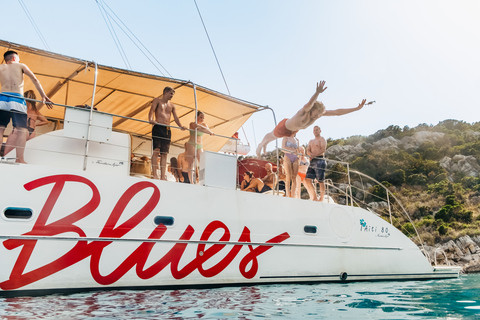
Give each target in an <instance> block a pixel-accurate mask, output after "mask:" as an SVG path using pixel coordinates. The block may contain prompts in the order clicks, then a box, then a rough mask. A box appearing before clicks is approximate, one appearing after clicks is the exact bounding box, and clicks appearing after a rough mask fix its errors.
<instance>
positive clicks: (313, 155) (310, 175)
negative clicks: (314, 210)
mask: <svg viewBox="0 0 480 320" xmlns="http://www.w3.org/2000/svg"><path fill="white" fill-rule="evenodd" d="M321 132H322V130H320V127H319V126H315V127H313V135H314V136H315V138H314V139H312V140H310V142H308V147H307V155H308V156H309V157H310V165H309V167H308V169H307V176H306V177H305V187H307V191H308V195H309V196H310V200H313V201H323V197H324V195H325V182H324V180H325V168H326V167H327V163H326V161H325V158H324V154H325V150H326V149H327V141H325V138H324V137H322V136H320V133H321ZM315 179H317V181H318V183H319V184H320V198H317V194H316V192H315V187H314V184H313V182H314V180H315Z"/></svg>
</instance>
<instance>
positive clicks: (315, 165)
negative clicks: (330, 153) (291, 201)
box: [305, 157, 327, 182]
mask: <svg viewBox="0 0 480 320" xmlns="http://www.w3.org/2000/svg"><path fill="white" fill-rule="evenodd" d="M326 167H327V162H326V161H325V159H324V158H323V157H315V158H313V159H312V161H311V162H310V165H309V166H308V169H307V176H306V177H305V178H306V179H312V180H314V179H317V181H319V182H322V181H323V180H325V168H326Z"/></svg>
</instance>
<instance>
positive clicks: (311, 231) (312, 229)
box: [303, 226, 317, 234]
mask: <svg viewBox="0 0 480 320" xmlns="http://www.w3.org/2000/svg"><path fill="white" fill-rule="evenodd" d="M303 231H305V233H309V234H317V227H315V226H305V227H303Z"/></svg>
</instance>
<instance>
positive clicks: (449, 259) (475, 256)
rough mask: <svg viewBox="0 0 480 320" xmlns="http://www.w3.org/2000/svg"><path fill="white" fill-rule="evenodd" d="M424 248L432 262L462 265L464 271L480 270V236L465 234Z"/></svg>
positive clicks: (474, 271)
mask: <svg viewBox="0 0 480 320" xmlns="http://www.w3.org/2000/svg"><path fill="white" fill-rule="evenodd" d="M424 249H425V251H426V252H427V254H428V257H429V258H430V260H431V261H432V262H435V261H436V262H437V264H440V265H441V264H450V265H456V266H461V267H462V271H463V272H464V273H476V272H480V236H474V237H470V236H463V237H460V238H458V239H457V240H455V241H454V240H450V241H448V242H446V243H443V244H437V245H436V246H434V247H431V246H424Z"/></svg>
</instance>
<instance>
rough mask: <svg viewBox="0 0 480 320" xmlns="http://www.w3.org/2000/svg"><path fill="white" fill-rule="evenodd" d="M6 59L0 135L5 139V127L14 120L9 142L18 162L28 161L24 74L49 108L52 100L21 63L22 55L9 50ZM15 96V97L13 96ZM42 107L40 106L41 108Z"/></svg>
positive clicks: (0, 71) (1, 74) (0, 75)
mask: <svg viewBox="0 0 480 320" xmlns="http://www.w3.org/2000/svg"><path fill="white" fill-rule="evenodd" d="M3 58H4V60H5V63H4V64H1V65H0V84H1V86H2V90H1V93H5V94H8V95H10V96H6V95H2V94H0V137H1V138H2V139H3V133H4V131H5V127H6V126H7V125H8V123H9V122H10V119H11V120H12V126H13V128H14V129H16V130H14V131H12V132H13V133H12V134H13V138H11V139H9V143H11V144H12V146H13V147H14V148H16V149H17V150H16V156H17V159H16V162H18V163H26V162H25V159H24V155H25V143H26V142H27V136H28V130H27V104H26V103H25V100H24V98H23V87H24V79H23V75H24V74H25V75H27V76H28V77H29V78H30V80H32V82H33V84H34V85H35V88H37V90H38V92H39V93H40V96H41V97H42V101H43V103H45V104H46V105H47V107H48V108H52V101H51V100H50V99H49V98H48V97H47V95H46V94H45V92H44V91H43V88H42V85H41V84H40V81H38V79H37V77H35V74H34V73H33V72H32V71H31V70H30V69H29V68H28V67H27V65H25V64H23V63H20V57H19V56H18V53H16V52H15V51H11V50H10V51H7V52H5V53H4V54H3ZM11 96H15V97H11ZM39 109H40V108H39Z"/></svg>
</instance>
